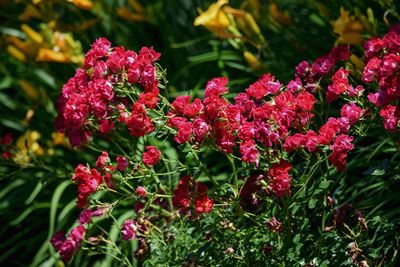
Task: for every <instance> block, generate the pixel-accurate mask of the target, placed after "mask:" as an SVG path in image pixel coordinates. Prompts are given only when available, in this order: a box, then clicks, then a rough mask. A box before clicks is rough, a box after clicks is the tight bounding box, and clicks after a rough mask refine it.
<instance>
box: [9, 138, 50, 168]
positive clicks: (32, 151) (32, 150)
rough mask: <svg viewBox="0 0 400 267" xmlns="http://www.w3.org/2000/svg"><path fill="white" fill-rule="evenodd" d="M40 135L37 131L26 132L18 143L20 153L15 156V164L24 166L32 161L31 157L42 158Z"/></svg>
mask: <svg viewBox="0 0 400 267" xmlns="http://www.w3.org/2000/svg"><path fill="white" fill-rule="evenodd" d="M40 136H41V135H40V133H39V132H37V131H31V130H28V131H26V132H25V133H24V134H23V135H22V136H21V137H19V138H18V140H17V142H16V147H17V149H18V151H17V152H16V153H15V154H14V155H13V160H14V161H15V163H17V164H20V165H24V164H27V163H29V162H30V161H31V156H32V155H35V156H42V155H43V154H44V150H43V148H42V147H41V146H40V145H39V143H38V142H37V141H38V140H39V139H40Z"/></svg>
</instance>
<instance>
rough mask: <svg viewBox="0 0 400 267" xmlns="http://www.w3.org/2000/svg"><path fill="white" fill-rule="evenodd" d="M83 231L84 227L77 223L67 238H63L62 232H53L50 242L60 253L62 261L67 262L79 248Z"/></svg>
mask: <svg viewBox="0 0 400 267" xmlns="http://www.w3.org/2000/svg"><path fill="white" fill-rule="evenodd" d="M85 232H86V230H85V228H84V227H83V226H82V225H79V226H77V227H76V228H74V229H72V231H71V234H70V235H69V236H68V237H67V238H65V236H64V234H63V233H62V232H57V233H55V234H54V236H53V237H52V238H51V240H50V242H51V244H52V246H53V247H54V249H55V250H56V251H57V252H58V253H59V254H60V256H61V259H62V260H63V261H64V262H68V261H69V260H70V259H71V258H72V256H73V255H74V254H75V252H76V251H77V250H78V249H79V247H80V245H81V242H82V240H83V237H84V235H85Z"/></svg>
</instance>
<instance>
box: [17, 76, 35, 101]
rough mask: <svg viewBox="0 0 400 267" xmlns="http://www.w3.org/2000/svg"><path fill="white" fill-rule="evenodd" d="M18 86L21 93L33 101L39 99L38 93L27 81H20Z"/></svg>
mask: <svg viewBox="0 0 400 267" xmlns="http://www.w3.org/2000/svg"><path fill="white" fill-rule="evenodd" d="M19 86H21V89H22V91H24V93H25V94H26V95H27V96H28V97H29V98H30V99H33V100H37V99H38V98H39V93H38V91H37V90H36V88H35V87H34V86H33V85H32V84H30V83H29V82H28V81H27V80H20V81H19Z"/></svg>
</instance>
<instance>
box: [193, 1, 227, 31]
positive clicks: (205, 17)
mask: <svg viewBox="0 0 400 267" xmlns="http://www.w3.org/2000/svg"><path fill="white" fill-rule="evenodd" d="M227 4H228V0H218V2H216V3H213V4H211V5H210V7H209V8H208V9H207V10H206V11H204V12H202V13H201V14H200V15H199V16H198V17H196V19H195V20H194V26H204V27H206V28H207V29H208V30H209V31H210V32H212V33H214V34H215V35H217V36H218V37H222V38H224V37H226V36H227V34H228V28H229V26H231V20H230V19H229V17H228V14H227V13H226V12H225V11H224V8H223V7H224V6H225V5H227Z"/></svg>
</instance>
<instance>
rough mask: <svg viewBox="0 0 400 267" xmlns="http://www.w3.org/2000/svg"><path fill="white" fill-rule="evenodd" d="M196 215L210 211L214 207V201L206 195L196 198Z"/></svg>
mask: <svg viewBox="0 0 400 267" xmlns="http://www.w3.org/2000/svg"><path fill="white" fill-rule="evenodd" d="M195 205H196V209H195V211H196V213H199V214H200V213H208V212H210V211H211V210H212V208H213V205H214V199H211V198H208V196H207V195H204V196H201V197H198V198H197V199H196V202H195Z"/></svg>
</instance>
